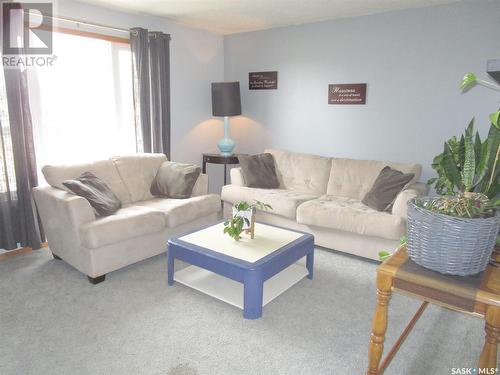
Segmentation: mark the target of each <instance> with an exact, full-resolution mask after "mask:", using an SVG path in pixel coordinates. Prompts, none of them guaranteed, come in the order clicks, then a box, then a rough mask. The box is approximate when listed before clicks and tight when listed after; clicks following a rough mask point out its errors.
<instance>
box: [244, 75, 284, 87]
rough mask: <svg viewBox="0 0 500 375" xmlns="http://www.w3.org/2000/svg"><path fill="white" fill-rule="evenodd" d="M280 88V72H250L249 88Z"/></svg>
mask: <svg viewBox="0 0 500 375" xmlns="http://www.w3.org/2000/svg"><path fill="white" fill-rule="evenodd" d="M277 88H278V72H250V73H248V89H249V90H276V89H277Z"/></svg>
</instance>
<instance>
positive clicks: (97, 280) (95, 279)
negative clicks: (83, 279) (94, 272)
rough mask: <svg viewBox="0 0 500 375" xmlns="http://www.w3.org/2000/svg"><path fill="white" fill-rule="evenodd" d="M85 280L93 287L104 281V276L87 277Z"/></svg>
mask: <svg viewBox="0 0 500 375" xmlns="http://www.w3.org/2000/svg"><path fill="white" fill-rule="evenodd" d="M87 278H88V279H89V281H90V283H91V284H94V285H95V284H99V283H102V282H103V281H104V279H105V278H106V275H102V276H97V277H90V276H87Z"/></svg>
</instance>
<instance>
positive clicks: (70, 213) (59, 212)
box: [33, 186, 96, 256]
mask: <svg viewBox="0 0 500 375" xmlns="http://www.w3.org/2000/svg"><path fill="white" fill-rule="evenodd" d="M33 198H34V200H35V203H36V207H37V209H38V212H39V214H40V218H41V219H42V223H43V227H44V230H45V233H46V235H47V239H48V241H49V247H50V248H51V250H52V251H53V252H54V253H56V254H58V255H60V256H62V255H64V254H63V253H64V252H65V251H67V249H74V248H77V247H78V246H79V245H80V234H79V228H80V226H81V225H83V224H85V223H88V222H91V221H94V220H95V219H96V217H95V214H94V210H93V209H92V207H91V206H90V203H89V202H88V201H87V200H86V199H85V198H82V197H79V196H77V195H74V194H70V193H68V192H66V191H64V190H61V189H56V188H53V187H51V186H44V187H37V188H34V189H33Z"/></svg>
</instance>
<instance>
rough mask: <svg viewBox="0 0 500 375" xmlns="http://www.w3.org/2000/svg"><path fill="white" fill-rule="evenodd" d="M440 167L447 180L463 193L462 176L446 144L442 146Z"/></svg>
mask: <svg viewBox="0 0 500 375" xmlns="http://www.w3.org/2000/svg"><path fill="white" fill-rule="evenodd" d="M442 167H443V171H444V174H445V175H446V177H447V178H448V180H450V182H451V183H452V184H453V185H454V186H456V187H457V188H458V190H460V191H463V184H462V176H461V175H460V171H459V170H458V167H457V161H456V160H455V158H454V157H453V153H452V151H451V148H450V146H449V145H448V143H445V144H444V151H443V161H442Z"/></svg>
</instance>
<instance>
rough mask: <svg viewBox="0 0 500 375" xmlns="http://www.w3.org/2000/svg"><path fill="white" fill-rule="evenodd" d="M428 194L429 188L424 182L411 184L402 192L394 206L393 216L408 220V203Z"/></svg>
mask: <svg viewBox="0 0 500 375" xmlns="http://www.w3.org/2000/svg"><path fill="white" fill-rule="evenodd" d="M427 193H429V186H428V185H427V184H424V183H423V182H416V183H414V184H411V185H410V186H408V187H407V188H406V189H404V190H403V191H401V192H400V193H399V194H398V196H397V197H396V200H395V201H394V204H393V206H392V214H393V215H397V216H399V217H403V218H405V219H406V218H407V211H408V201H409V200H410V199H413V198H416V197H421V196H424V195H427Z"/></svg>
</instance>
